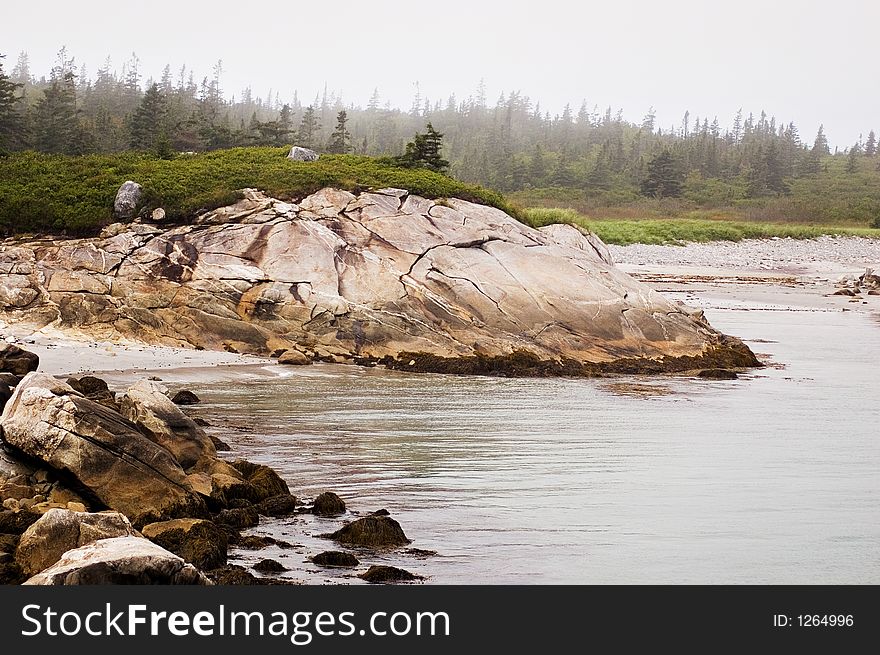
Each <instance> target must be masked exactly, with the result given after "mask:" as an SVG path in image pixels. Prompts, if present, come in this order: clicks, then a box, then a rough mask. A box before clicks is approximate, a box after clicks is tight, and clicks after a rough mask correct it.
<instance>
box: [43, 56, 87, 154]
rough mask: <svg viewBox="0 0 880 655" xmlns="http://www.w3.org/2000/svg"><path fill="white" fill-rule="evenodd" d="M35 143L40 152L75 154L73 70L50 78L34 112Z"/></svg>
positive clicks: (76, 127) (75, 124)
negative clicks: (49, 82) (47, 86)
mask: <svg viewBox="0 0 880 655" xmlns="http://www.w3.org/2000/svg"><path fill="white" fill-rule="evenodd" d="M34 121H35V126H34V132H35V135H34V136H35V145H36V147H37V150H41V151H43V152H52V153H62V154H76V152H75V151H76V140H77V139H76V137H77V129H78V125H77V117H76V87H75V83H74V76H73V73H71V72H67V73H64V75H63V76H62V77H60V78H56V79H54V80H52V84H51V86H49V88H47V89H46V90H45V91H43V97H42V98H40V100H39V102H38V103H37V106H36V109H35V112H34Z"/></svg>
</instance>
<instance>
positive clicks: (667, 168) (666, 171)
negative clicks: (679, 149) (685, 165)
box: [641, 148, 683, 198]
mask: <svg viewBox="0 0 880 655" xmlns="http://www.w3.org/2000/svg"><path fill="white" fill-rule="evenodd" d="M682 182H683V175H682V173H681V171H680V170H679V169H678V166H677V165H676V161H675V158H674V157H673V156H672V153H671V152H670V151H669V150H668V149H666V148H664V149H663V150H661V151H660V152H659V153H657V154H656V155H655V156H654V157H653V158H652V159H651V161H649V162H648V170H647V174H646V176H645V179H644V180H642V184H641V190H642V194H643V195H646V196H652V197H654V198H677V197H679V196H680V195H681V185H682Z"/></svg>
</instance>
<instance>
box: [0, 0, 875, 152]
mask: <svg viewBox="0 0 880 655" xmlns="http://www.w3.org/2000/svg"><path fill="white" fill-rule="evenodd" d="M4 14H5V17H4V20H3V21H2V23H0V53H5V54H7V59H6V63H7V66H11V65H12V64H13V63H14V61H15V57H16V55H17V53H18V52H19V51H22V50H24V51H27V52H28V53H29V55H30V58H31V70H32V72H33V73H34V74H35V75H38V76H39V75H43V74H47V73H48V71H49V69H50V68H51V66H52V64H53V61H54V59H55V55H56V52H57V51H58V49H59V47H60V46H62V45H66V46H67V48H68V50H69V52H70V54H71V55H73V56H74V57H76V61H77V64H83V63H84V64H86V67H87V71H88V74H89V75H93V74H94V71H95V70H96V69H97V68H98V67H99V66H100V65H101V64H102V63H103V61H104V60H105V58H106V57H107V56H108V55H109V56H110V57H111V58H112V61H113V63H114V65H115V67H117V68H118V69H121V66H122V63H123V62H124V61H126V60H127V59H128V58H130V56H131V53H132V52H133V51H134V52H136V53H137V55H138V57H139V58H140V61H141V68H142V71H143V73H144V75H145V77H149V76H153V77H157V78H158V77H159V76H160V75H161V71H162V69H163V68H164V66H165V65H166V64H170V65H171V68H172V70H173V71H174V72H175V73H176V72H177V70H178V69H179V68H180V66H181V65H182V64H186V65H187V66H188V67H189V68H191V69H194V70H195V71H196V78H197V79H201V77H202V76H204V75H210V73H211V68H212V67H213V65H214V64H215V63H216V61H217V60H218V59H219V60H222V62H223V76H222V87H223V89H224V92H225V94H226V96H227V98H228V97H231V96H232V95H233V94H235V95H239V94H240V92H241V89H243V88H244V87H245V86H248V85H250V86H251V87H252V89H253V92H254V94H255V95H259V96H263V97H265V95H266V94H267V93H268V92H269V90H270V89H272V90H273V92H279V91H280V93H281V99H282V101H283V100H286V99H288V98H290V97H292V95H293V92H294V90H296V91H297V92H298V94H299V98H300V100H302V101H304V102H308V101H310V100H311V99H312V98H314V97H315V95H316V94H318V93H321V92H323V89H324V87H325V85H327V86H328V88H329V89H330V90H331V91H335V92H336V93H337V94H341V95H342V97H343V98H344V100H345V101H346V102H347V103H354V104H361V105H362V104H366V102H367V100H368V98H369V97H370V95H371V94H372V93H373V90H374V88H378V90H379V93H380V96H381V102H382V103H383V104H384V103H385V102H390V103H391V105H392V106H400V107H404V108H408V107H409V106H410V104H411V103H412V98H413V96H414V93H415V90H416V86H415V85H416V83H418V85H419V89H420V92H421V95H422V97H423V98H424V97H427V98H429V99H430V100H431V101H432V102H433V101H434V100H443V101H444V102H445V100H446V98H447V97H448V96H449V95H450V94H452V93H454V94H456V96H457V98H459V99H463V98H465V97H467V96H468V95H470V94H473V93H474V92H475V90H476V88H477V86H478V84H479V82H480V80H481V79H484V80H485V85H486V90H487V96H488V98H489V101H490V103H492V102H494V100H495V98H497V97H498V95H499V94H500V93H502V92H508V91H513V90H520V91H522V93H524V94H526V95H528V96H530V97H531V98H532V99H533V100H535V101H540V103H541V107H542V109H545V110H549V111H550V112H551V113H557V112H559V111H561V110H562V108H563V106H564V105H565V104H566V103H571V104H572V105H573V106H574V107H578V106H580V103H581V101H582V99H586V100H587V101H588V103H589V105H590V106H592V105H594V104H595V105H598V106H599V107H600V108H602V109H604V107H606V106H609V105H611V106H613V107H614V108H615V109H617V108H621V109H623V116H624V117H625V118H626V119H629V120H632V121H638V120H639V119H640V118H641V116H642V115H644V114H645V113H646V112H647V110H648V109H649V107H651V106H653V107H654V108H655V110H656V112H657V119H658V121H657V122H658V126H660V127H663V128H667V127H669V126H670V125H672V124H675V125H678V124H679V123H680V121H681V118H682V115H683V114H684V112H685V111H686V110H689V111H690V113H691V116H692V117H693V116H700V117H704V116H708V117H710V119H711V117H713V116H716V115H717V116H718V118H719V120H720V122H721V124H722V126H726V125H729V124H730V122H731V120H732V117H733V114H734V113H735V112H736V110H737V109H738V108H740V107H742V108H743V109H744V111H745V113H746V114H748V112H750V111H752V112H755V113H756V114H757V113H759V112H760V111H761V110H762V109H764V110H766V111H767V113H768V114H770V115H775V116H776V117H777V119H778V120H779V121H784V122H788V121H794V122H795V123H797V124H798V126H799V127H800V129H801V134H802V135H803V136H804V138H805V139H811V138H812V136H813V135H814V134H815V130H816V128H817V127H818V125H819V123H820V122H823V123H824V124H825V130H826V133H827V134H828V137H829V140H830V142H831V143H832V145H836V146H839V147H841V148H844V147H847V146H849V145H851V144H852V143H853V142H855V141H856V140H857V139H858V138H859V135H860V134H863V133H864V134H867V131H868V130H869V129H871V128H874V129H877V128H880V120H878V117H880V84H878V81H877V80H878V76H877V71H876V62H877V61H878V60H880V39H878V38H877V30H878V24H880V8H878V5H877V4H876V3H868V2H865V0H838V1H837V2H835V3H832V4H829V3H820V2H818V1H815V0H807V1H793V0H782V1H777V2H774V3H772V4H771V3H765V2H760V1H757V0H743V1H740V2H736V3H724V4H721V3H706V2H698V1H696V0H672V1H667V2H663V3H658V2H648V1H640V0H618V1H617V2H613V3H605V2H603V3H584V2H580V3H575V2H562V1H560V0H544V1H542V2H519V1H511V2H505V3H500V2H492V3H489V2H474V1H473V0H470V1H467V2H465V1H461V0H444V2H442V3H439V2H438V3H418V5H415V3H411V2H402V1H398V0H379V1H373V2H363V1H360V2H353V1H351V0H337V1H335V2H333V3H318V2H310V3H303V2H283V1H282V2H275V1H261V2H250V3H234V4H233V3H220V2H210V3H207V2H204V3H196V2H191V3H182V2H169V1H167V0H154V1H153V2H151V3H149V4H147V3H120V2H108V1H96V2H78V3H69V4H64V5H60V4H57V3H49V2H29V3H22V2H16V3H14V4H12V5H11V6H10V5H7V6H6V7H5V8H4ZM7 70H8V68H7Z"/></svg>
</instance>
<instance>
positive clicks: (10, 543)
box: [0, 534, 20, 553]
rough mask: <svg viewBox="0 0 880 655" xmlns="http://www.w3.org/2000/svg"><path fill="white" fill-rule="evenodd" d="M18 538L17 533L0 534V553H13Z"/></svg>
mask: <svg viewBox="0 0 880 655" xmlns="http://www.w3.org/2000/svg"><path fill="white" fill-rule="evenodd" d="M19 540H20V537H19V536H18V535H17V534H0V553H14V552H15V548H16V547H17V546H18V542H19Z"/></svg>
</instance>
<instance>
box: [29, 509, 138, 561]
mask: <svg viewBox="0 0 880 655" xmlns="http://www.w3.org/2000/svg"><path fill="white" fill-rule="evenodd" d="M124 536H139V535H138V533H137V531H136V530H135V529H134V528H133V527H132V525H131V523H130V522H129V520H128V519H127V518H125V516H123V515H122V514H120V513H119V512H101V513H99V514H88V513H85V512H72V511H70V510H66V509H50V510H49V511H48V512H46V513H45V514H43V516H41V517H40V519H39V520H38V521H37V522H36V523H34V524H33V525H31V526H30V527H29V528H28V529H27V530H25V531H24V533H23V534H22V535H21V540H20V541H19V542H18V548H17V549H16V552H15V559H16V561H17V562H18V565H19V566H20V567H21V569H22V571H23V572H24V574H25V575H27V576H32V575H35V574H37V573H39V572H40V571H43V570H44V569H47V568H49V567H50V566H52V565H53V564H55V562H57V561H58V560H60V559H61V556H62V555H63V554H64V553H66V552H67V551H69V550H73V549H74V548H79V547H80V546H85V545H86V544H90V543H92V542H94V541H98V540H100V539H109V538H111V537H124Z"/></svg>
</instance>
